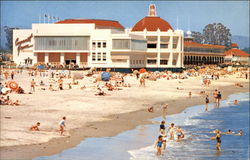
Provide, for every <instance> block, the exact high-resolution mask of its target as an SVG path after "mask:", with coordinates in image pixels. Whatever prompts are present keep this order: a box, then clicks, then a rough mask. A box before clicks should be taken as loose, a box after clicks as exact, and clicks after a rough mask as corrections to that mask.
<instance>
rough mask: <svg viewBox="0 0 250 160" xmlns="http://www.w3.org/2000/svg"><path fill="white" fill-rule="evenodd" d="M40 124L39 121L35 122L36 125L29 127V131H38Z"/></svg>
mask: <svg viewBox="0 0 250 160" xmlns="http://www.w3.org/2000/svg"><path fill="white" fill-rule="evenodd" d="M39 126H40V122H37V123H36V125H33V126H31V127H30V131H40V130H39V128H38V127H39Z"/></svg>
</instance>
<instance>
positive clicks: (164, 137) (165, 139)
mask: <svg viewBox="0 0 250 160" xmlns="http://www.w3.org/2000/svg"><path fill="white" fill-rule="evenodd" d="M160 136H162V144H163V149H164V150H165V149H166V146H167V135H166V133H165V131H164V130H161V134H160Z"/></svg>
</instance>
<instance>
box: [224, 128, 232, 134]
mask: <svg viewBox="0 0 250 160" xmlns="http://www.w3.org/2000/svg"><path fill="white" fill-rule="evenodd" d="M233 133H234V132H233V131H232V130H231V129H229V130H228V131H227V132H226V134H233Z"/></svg>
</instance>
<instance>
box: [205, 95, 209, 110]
mask: <svg viewBox="0 0 250 160" xmlns="http://www.w3.org/2000/svg"><path fill="white" fill-rule="evenodd" d="M208 104H209V97H208V95H207V96H206V109H205V111H208Z"/></svg>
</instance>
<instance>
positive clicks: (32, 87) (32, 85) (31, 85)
mask: <svg viewBox="0 0 250 160" xmlns="http://www.w3.org/2000/svg"><path fill="white" fill-rule="evenodd" d="M35 85H36V82H35V80H34V79H32V81H31V82H30V88H31V91H32V90H33V92H35Z"/></svg>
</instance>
